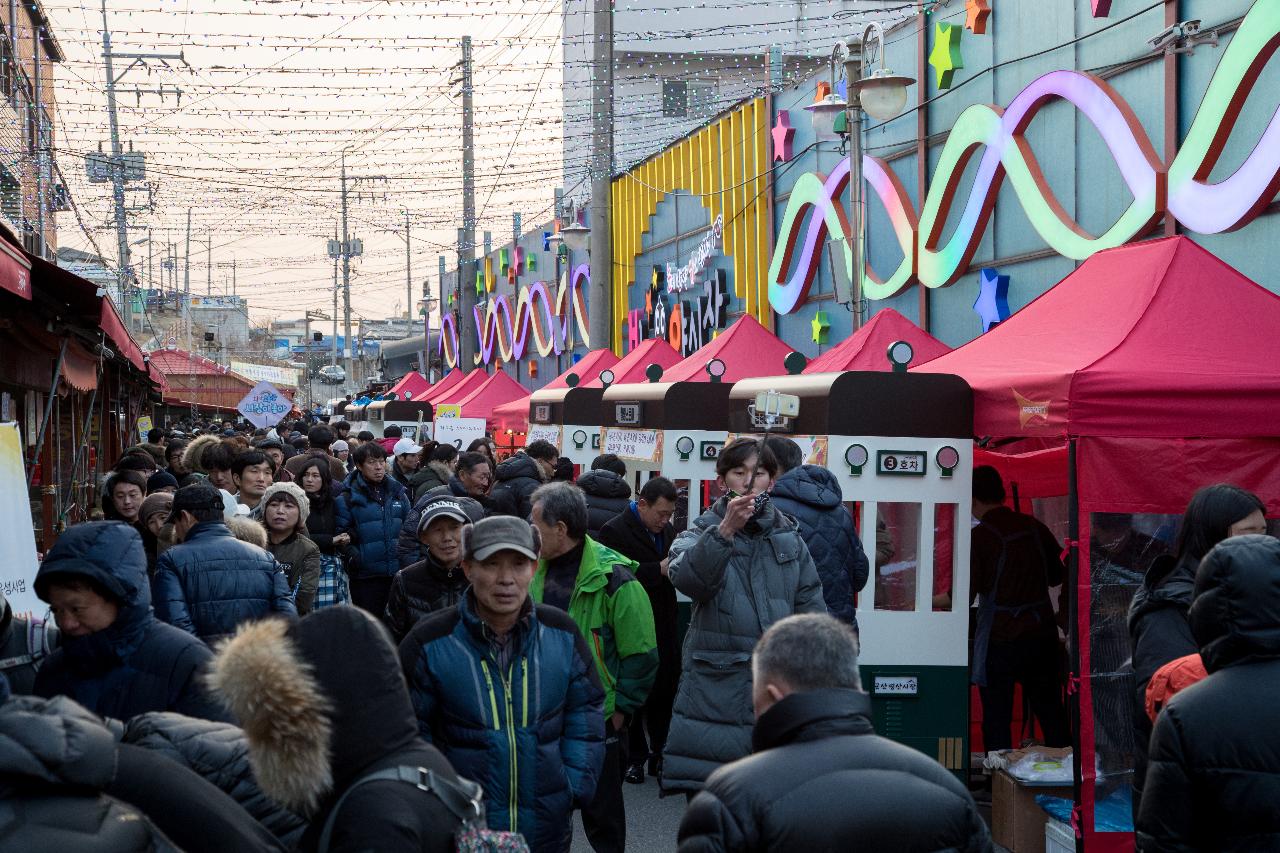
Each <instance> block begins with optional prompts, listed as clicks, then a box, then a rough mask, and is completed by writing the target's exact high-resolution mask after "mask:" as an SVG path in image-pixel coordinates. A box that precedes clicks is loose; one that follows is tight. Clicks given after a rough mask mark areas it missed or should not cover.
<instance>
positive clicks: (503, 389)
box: [457, 370, 529, 421]
mask: <svg viewBox="0 0 1280 853" xmlns="http://www.w3.org/2000/svg"><path fill="white" fill-rule="evenodd" d="M528 394H529V392H528V389H526V388H525V387H524V386H523V385H521V384H520V383H519V382H517V381H515V380H514V379H512V378H511V377H510V376H508V375H507V374H506V373H503V372H502V371H501V370H499V371H498V372H497V373H494V374H493V375H492V376H490V377H489V378H488V379H486V380H485V382H484V384H482V385H480V387H478V388H476V389H475V390H474V391H472V392H471V393H470V394H468V395H467V396H466V397H463V398H462V399H460V400H458V401H457V402H458V405H460V406H462V416H463V417H464V418H484V419H485V420H486V421H488V420H489V416H490V415H491V414H492V413H493V409H494V407H495V406H500V405H502V404H503V403H509V402H511V401H512V400H517V399H520V398H527V397H528Z"/></svg>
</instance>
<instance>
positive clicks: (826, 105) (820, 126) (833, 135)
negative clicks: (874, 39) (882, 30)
mask: <svg viewBox="0 0 1280 853" xmlns="http://www.w3.org/2000/svg"><path fill="white" fill-rule="evenodd" d="M841 53H845V54H846V59H845V61H846V63H847V62H848V58H847V53H848V48H846V47H845V46H844V45H843V44H842V43H840V42H836V44H835V46H834V47H832V48H831V59H830V61H829V62H828V69H829V70H830V72H831V87H832V90H831V91H830V92H828V93H827V96H826V97H825V98H823V99H822V100H821V101H818V102H817V103H815V104H810V105H809V106H807V107H805V110H806V111H807V112H808V113H809V118H810V121H812V122H813V135H814V138H815V139H817V140H818V141H819V142H835V141H836V140H838V139H839V138H840V134H839V133H838V132H837V131H836V118H837V117H838V116H839V115H841V114H842V113H844V112H846V111H847V110H848V107H849V105H848V104H847V103H845V100H844V99H843V98H841V97H840V96H839V95H837V94H836V93H835V85H836V57H837V56H839V55H840V54H841Z"/></svg>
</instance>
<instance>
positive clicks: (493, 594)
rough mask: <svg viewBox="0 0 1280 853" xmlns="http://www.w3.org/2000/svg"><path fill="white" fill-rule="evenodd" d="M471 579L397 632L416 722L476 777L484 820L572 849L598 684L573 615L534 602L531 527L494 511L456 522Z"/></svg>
mask: <svg viewBox="0 0 1280 853" xmlns="http://www.w3.org/2000/svg"><path fill="white" fill-rule="evenodd" d="M463 553H464V558H463V567H464V570H465V571H466V574H467V579H468V580H470V581H471V588H470V589H469V590H467V592H466V593H465V594H464V595H463V598H462V601H460V602H459V603H458V606H457V607H454V608H451V609H449V610H443V611H440V612H437V613H433V614H431V615H430V616H427V617H426V618H424V619H423V620H422V621H420V622H418V624H417V625H415V626H414V628H413V630H412V631H410V632H409V635H408V636H407V637H405V638H404V642H402V643H401V644H400V664H401V667H402V668H403V669H404V674H405V678H406V680H407V681H408V683H409V693H410V695H411V697H412V698H413V707H414V711H415V712H416V714H417V716H418V729H419V731H420V732H421V733H422V736H423V737H425V738H427V739H428V740H430V741H431V742H432V743H434V744H435V745H436V746H437V747H439V748H440V750H441V751H443V752H444V754H445V756H446V757H447V758H448V759H449V761H450V762H451V763H452V764H453V766H454V767H455V768H456V769H457V771H458V773H459V774H461V775H463V776H466V777H467V778H469V779H472V780H474V781H476V782H478V783H480V785H481V786H482V787H483V788H484V795H485V808H486V812H487V818H488V821H489V826H490V828H492V829H498V830H507V831H511V832H519V833H520V834H522V835H523V836H524V837H525V840H526V841H528V843H529V847H530V849H531V850H532V851H533V853H561V851H567V850H568V849H569V843H570V840H571V836H572V824H571V823H570V817H571V815H572V813H573V809H574V807H575V806H578V807H580V806H582V805H584V804H585V803H589V802H590V801H591V798H592V795H593V794H594V793H595V789H596V780H597V778H598V777H599V775H600V767H601V763H602V762H603V760H604V717H603V705H604V692H603V690H602V689H601V686H600V681H599V676H598V675H597V673H596V666H595V662H594V660H593V659H592V657H591V651H590V650H589V649H588V648H587V643H586V640H584V639H583V637H582V634H581V633H580V632H579V631H578V627H577V625H576V624H575V623H574V622H573V620H572V619H570V618H569V615H568V614H567V613H565V612H564V611H563V610H558V609H556V608H554V607H549V606H546V605H542V604H534V603H533V601H532V600H531V599H530V597H529V585H530V583H531V582H532V580H533V572H534V567H535V566H536V565H537V554H538V545H537V544H535V540H534V534H533V529H532V528H531V527H530V526H529V524H528V522H525V521H523V520H521V519H518V518H512V517H510V516H495V517H493V518H487V519H484V520H482V521H478V522H476V523H475V524H473V525H470V526H468V527H465V528H463Z"/></svg>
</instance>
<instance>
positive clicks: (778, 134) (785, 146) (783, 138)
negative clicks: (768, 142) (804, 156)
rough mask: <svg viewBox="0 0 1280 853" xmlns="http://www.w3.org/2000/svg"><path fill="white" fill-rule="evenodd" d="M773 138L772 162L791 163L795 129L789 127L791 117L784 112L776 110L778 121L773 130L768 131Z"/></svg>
mask: <svg viewBox="0 0 1280 853" xmlns="http://www.w3.org/2000/svg"><path fill="white" fill-rule="evenodd" d="M769 134H770V135H771V136H772V137H773V160H774V162H775V163H776V162H778V161H779V160H781V161H782V162H783V163H788V162H790V161H791V142H792V139H793V138H794V137H795V135H796V129H795V128H794V127H792V126H791V115H790V113H788V112H787V111H786V110H778V121H777V123H775V124H774V126H773V130H771V131H769Z"/></svg>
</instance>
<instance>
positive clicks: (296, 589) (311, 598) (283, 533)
mask: <svg viewBox="0 0 1280 853" xmlns="http://www.w3.org/2000/svg"><path fill="white" fill-rule="evenodd" d="M262 507H263V510H262V524H263V526H264V527H266V528H267V550H268V551H270V552H271V555H272V556H273V557H275V558H276V562H277V563H279V564H280V568H282V569H284V573H285V576H286V577H287V578H288V580H289V589H290V590H291V591H292V592H293V603H294V606H296V607H297V608H298V615H299V616H305V615H307V614H308V613H310V612H311V606H312V605H313V604H314V603H315V600H316V586H317V585H318V584H319V582H320V548H319V546H317V545H316V543H314V542H312V541H311V539H310V538H308V536H307V515H308V514H309V513H310V512H311V502H310V501H309V500H308V499H307V495H306V492H304V491H302V488H301V487H300V486H298V485H297V484H296V483H276V484H274V485H272V486H269V487H268V488H267V490H266V492H264V493H263V495H262Z"/></svg>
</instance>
